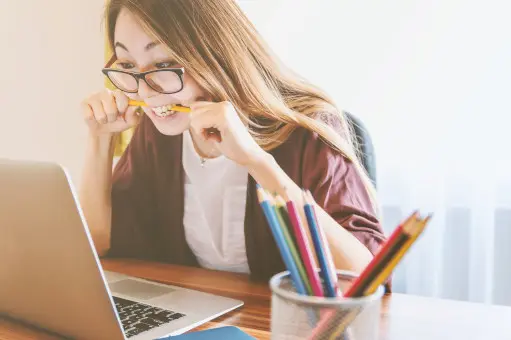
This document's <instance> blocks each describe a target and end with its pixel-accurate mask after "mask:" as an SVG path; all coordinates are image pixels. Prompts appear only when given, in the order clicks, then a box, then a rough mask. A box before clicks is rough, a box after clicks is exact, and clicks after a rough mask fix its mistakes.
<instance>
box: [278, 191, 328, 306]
mask: <svg viewBox="0 0 511 340" xmlns="http://www.w3.org/2000/svg"><path fill="white" fill-rule="evenodd" d="M286 206H287V211H288V214H289V219H290V220H291V225H292V226H293V230H294V234H295V238H296V243H297V244H298V249H299V250H300V255H301V257H302V261H303V264H304V265H305V270H306V271H307V275H308V276H309V280H310V284H311V287H312V292H313V293H314V295H315V296H324V292H323V286H322V285H321V280H320V279H319V274H318V272H317V270H316V267H315V266H314V264H315V261H314V256H313V253H312V250H311V248H310V245H309V241H308V239H307V236H306V234H305V229H304V227H303V224H302V220H301V218H300V215H298V211H297V210H296V206H295V204H294V202H293V201H290V200H287V202H286Z"/></svg>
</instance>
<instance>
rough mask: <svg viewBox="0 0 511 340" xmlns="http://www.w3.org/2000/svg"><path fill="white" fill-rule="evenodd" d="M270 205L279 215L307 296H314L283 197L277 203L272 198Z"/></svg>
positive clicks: (278, 198) (277, 198)
mask: <svg viewBox="0 0 511 340" xmlns="http://www.w3.org/2000/svg"><path fill="white" fill-rule="evenodd" d="M269 201H270V205H273V206H274V208H275V212H276V214H277V218H278V220H279V222H280V225H281V228H282V233H283V234H284V238H285V240H286V243H287V246H288V247H289V250H290V251H291V255H292V256H293V258H294V261H295V263H296V266H297V267H298V272H299V273H300V277H301V278H302V281H303V283H304V285H305V289H306V291H307V295H312V288H311V284H310V282H309V278H308V277H307V272H306V271H305V267H304V265H303V262H302V259H301V257H300V255H299V253H298V250H297V248H296V245H295V241H293V238H292V236H291V235H292V234H291V232H292V231H291V222H290V220H289V216H288V213H287V210H286V206H285V203H283V201H282V198H281V197H276V199H275V201H273V199H272V198H270V199H269Z"/></svg>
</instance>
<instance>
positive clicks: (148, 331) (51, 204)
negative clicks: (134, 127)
mask: <svg viewBox="0 0 511 340" xmlns="http://www.w3.org/2000/svg"><path fill="white" fill-rule="evenodd" d="M242 305H243V302H242V301H239V300H235V299H231V298H226V297H222V296H217V295H213V294H207V293H202V292H199V291H195V290H190V289H184V288H180V287H176V286H170V285H165V284H161V283H156V282H152V281H148V280H143V279H140V278H136V277H132V276H127V275H123V274H120V273H115V272H108V271H103V269H102V267H101V264H100V262H99V257H98V255H97V253H96V251H95V248H94V246H93V243H92V239H91V236H90V233H89V230H88V228H87V224H86V222H85V219H84V217H83V213H82V211H81V208H80V204H79V202H78V199H77V195H76V192H75V189H74V187H73V184H72V182H71V180H70V177H69V175H68V172H67V171H66V169H65V168H64V167H62V166H60V165H58V164H55V163H51V162H42V161H24V160H9V159H0V316H2V315H3V316H8V317H10V318H14V319H18V320H21V321H24V322H26V323H28V324H31V325H34V326H37V327H40V328H43V329H46V330H49V331H51V332H53V333H57V334H60V335H63V336H65V337H69V338H75V339H78V338H79V339H94V340H101V339H106V340H117V339H124V340H125V339H130V340H145V339H158V338H161V337H165V336H169V335H178V334H181V333H184V332H186V331H187V330H190V329H192V328H194V327H196V326H198V325H200V324H202V323H204V322H206V321H209V320H211V319H213V318H216V317H218V316H220V315H222V314H225V313H227V312H229V311H232V310H234V309H236V308H238V307H240V306H242Z"/></svg>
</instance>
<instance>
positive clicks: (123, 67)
mask: <svg viewBox="0 0 511 340" xmlns="http://www.w3.org/2000/svg"><path fill="white" fill-rule="evenodd" d="M117 65H118V66H119V67H120V68H122V69H124V70H129V69H132V68H134V67H135V65H133V64H132V63H117Z"/></svg>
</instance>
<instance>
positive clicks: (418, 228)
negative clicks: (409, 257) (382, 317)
mask: <svg viewBox="0 0 511 340" xmlns="http://www.w3.org/2000/svg"><path fill="white" fill-rule="evenodd" d="M430 220H431V215H429V216H427V217H426V218H424V219H422V220H420V221H419V222H418V223H417V224H415V226H414V227H413V228H412V230H410V234H411V237H410V238H409V239H408V240H407V241H406V243H405V244H404V245H403V247H401V248H400V249H399V251H398V252H397V254H395V255H394V256H393V258H392V259H391V260H390V261H389V262H388V263H387V265H386V266H385V268H384V269H383V270H381V271H380V272H379V274H378V275H377V276H376V277H375V278H374V280H373V281H372V283H371V284H370V285H369V286H368V287H367V288H366V290H365V292H364V295H370V294H373V293H374V292H375V291H376V289H378V287H379V286H380V285H381V284H382V283H383V282H384V281H385V280H386V279H387V278H388V277H389V276H390V274H391V273H392V271H393V270H394V269H395V267H396V266H397V265H398V263H399V262H400V261H401V259H402V258H403V257H404V256H405V254H406V253H407V252H408V250H409V249H410V247H411V246H412V245H413V244H414V243H415V241H416V240H417V238H418V237H419V236H420V235H421V234H422V232H423V231H424V229H425V228H426V225H427V224H428V222H429V221H430Z"/></svg>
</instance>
